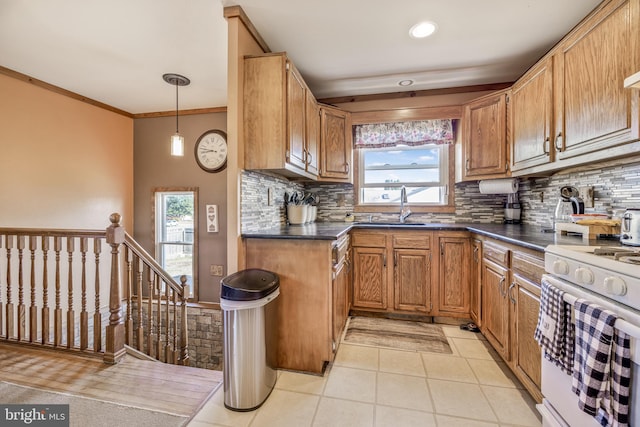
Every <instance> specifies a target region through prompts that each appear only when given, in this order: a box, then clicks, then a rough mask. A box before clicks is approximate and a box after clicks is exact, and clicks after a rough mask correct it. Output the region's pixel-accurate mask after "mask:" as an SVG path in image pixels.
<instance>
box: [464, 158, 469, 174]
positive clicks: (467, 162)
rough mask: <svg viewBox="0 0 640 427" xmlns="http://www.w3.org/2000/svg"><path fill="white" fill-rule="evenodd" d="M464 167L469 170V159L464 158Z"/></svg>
mask: <svg viewBox="0 0 640 427" xmlns="http://www.w3.org/2000/svg"><path fill="white" fill-rule="evenodd" d="M464 169H465V170H466V171H467V172H468V171H469V159H467V160H465V162H464Z"/></svg>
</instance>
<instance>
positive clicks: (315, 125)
mask: <svg viewBox="0 0 640 427" xmlns="http://www.w3.org/2000/svg"><path fill="white" fill-rule="evenodd" d="M243 103H244V110H243V113H244V120H243V122H244V137H245V150H244V151H245V168H246V169H256V170H268V171H272V172H275V173H278V174H280V175H283V176H287V177H292V178H299V177H305V178H310V179H314V180H315V179H317V178H318V168H319V160H320V107H319V105H318V103H317V102H316V99H315V98H314V96H313V94H312V93H311V91H310V90H309V88H308V87H307V85H306V83H305V82H304V80H303V79H302V76H301V75H300V73H299V72H298V70H297V69H296V67H295V66H294V65H293V63H292V62H291V61H289V60H288V59H287V57H286V55H285V54H284V53H274V54H265V55H259V56H247V57H245V59H244V99H243Z"/></svg>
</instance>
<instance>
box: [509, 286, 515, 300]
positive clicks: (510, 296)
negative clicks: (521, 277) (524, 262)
mask: <svg viewBox="0 0 640 427" xmlns="http://www.w3.org/2000/svg"><path fill="white" fill-rule="evenodd" d="M515 286H516V282H511V286H509V299H510V300H511V302H512V303H513V304H515V303H516V299H515V298H514V297H513V295H512V293H511V290H512V289H513V288H514V287H515Z"/></svg>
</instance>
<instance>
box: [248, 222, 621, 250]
mask: <svg viewBox="0 0 640 427" xmlns="http://www.w3.org/2000/svg"><path fill="white" fill-rule="evenodd" d="M352 228H381V229H409V230H451V231H454V230H469V231H471V232H473V233H476V234H480V235H483V236H487V237H491V238H493V239H496V240H501V241H503V242H507V243H512V244H514V245H519V246H522V247H525V248H529V249H533V250H537V251H544V248H545V247H546V246H548V245H586V244H591V245H611V244H618V243H619V242H618V240H617V239H613V238H612V239H599V240H597V241H593V240H592V241H586V240H583V239H582V236H576V235H569V236H561V235H559V234H555V233H549V232H543V231H542V229H541V227H540V226H534V225H521V224H468V223H452V224H446V223H410V222H409V223H405V224H396V223H357V222H356V223H353V222H316V223H313V224H306V225H290V226H285V227H279V228H273V229H269V230H264V231H260V232H251V233H243V234H242V237H243V238H256V239H314V240H336V239H338V238H339V237H340V236H342V235H343V234H345V233H347V232H349V230H351V229H352Z"/></svg>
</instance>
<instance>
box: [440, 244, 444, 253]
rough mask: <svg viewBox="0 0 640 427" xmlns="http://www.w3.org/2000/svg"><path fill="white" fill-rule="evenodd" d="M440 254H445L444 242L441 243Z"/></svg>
mask: <svg viewBox="0 0 640 427" xmlns="http://www.w3.org/2000/svg"><path fill="white" fill-rule="evenodd" d="M440 255H441V256H444V243H440Z"/></svg>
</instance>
